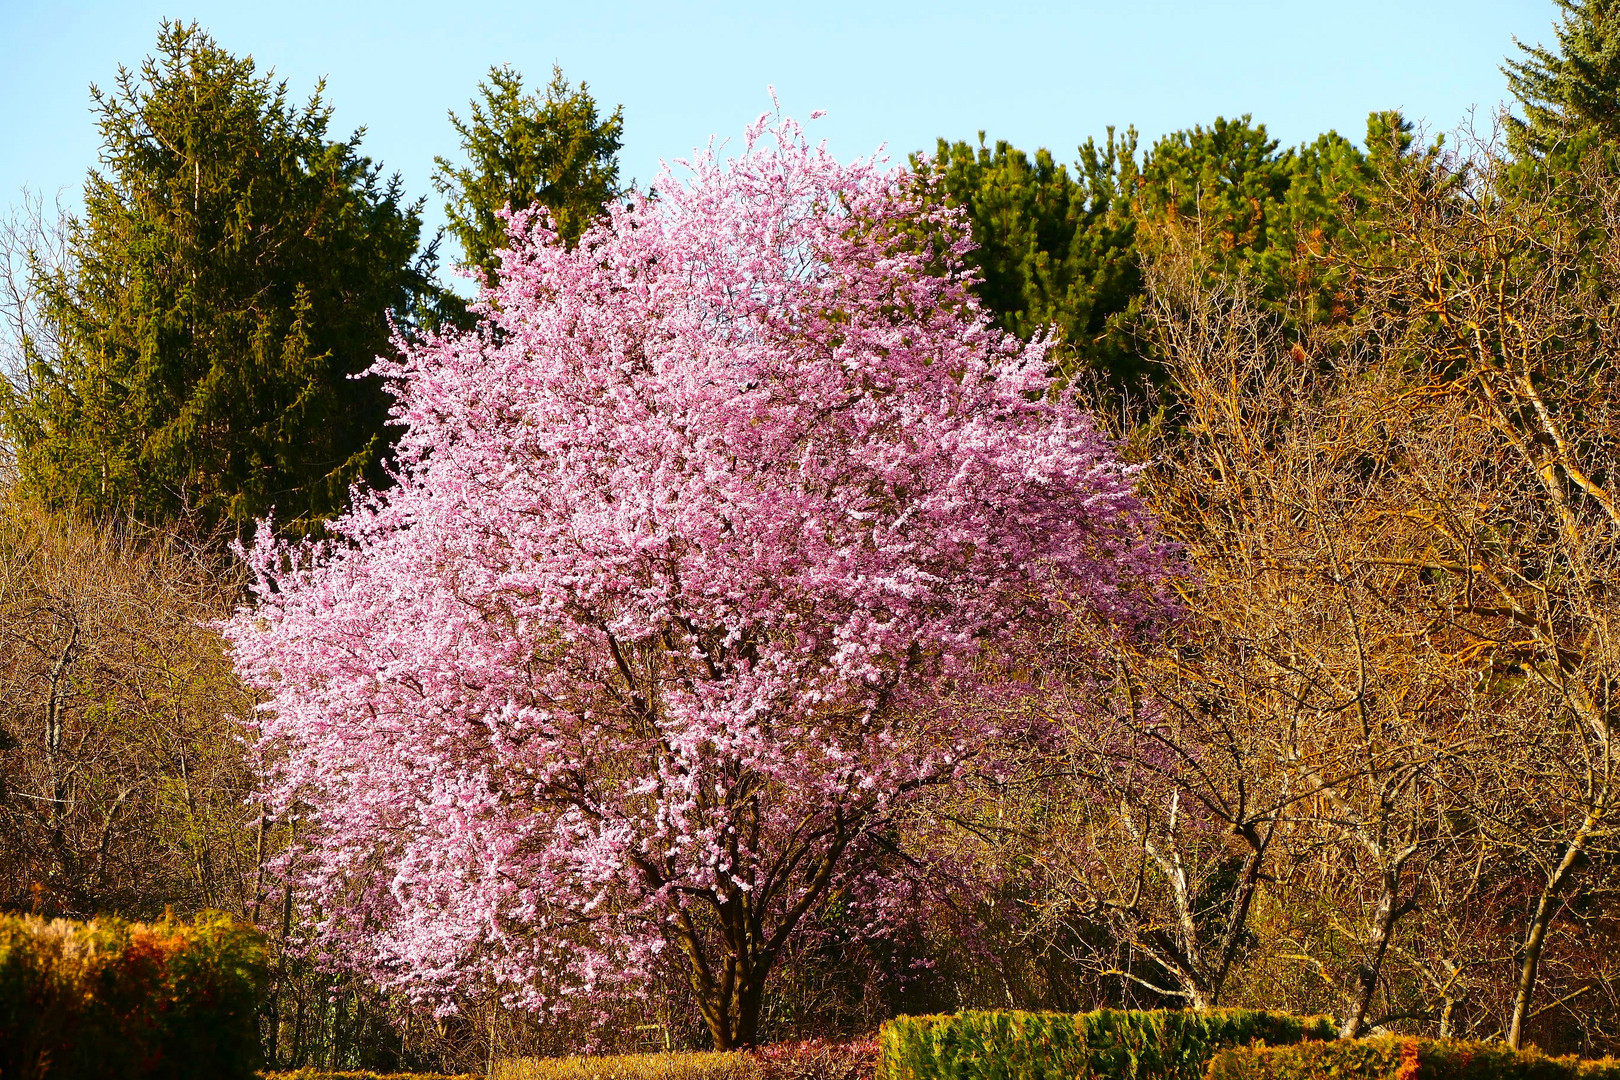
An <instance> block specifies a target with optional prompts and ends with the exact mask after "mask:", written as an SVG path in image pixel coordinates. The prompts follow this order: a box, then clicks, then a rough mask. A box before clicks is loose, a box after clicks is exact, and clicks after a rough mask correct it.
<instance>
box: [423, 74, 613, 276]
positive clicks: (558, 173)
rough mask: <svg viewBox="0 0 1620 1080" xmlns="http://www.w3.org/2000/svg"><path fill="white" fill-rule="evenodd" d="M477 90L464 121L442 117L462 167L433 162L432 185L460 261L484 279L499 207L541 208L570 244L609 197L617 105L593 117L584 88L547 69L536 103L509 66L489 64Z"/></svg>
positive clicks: (501, 225)
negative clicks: (456, 141) (457, 140)
mask: <svg viewBox="0 0 1620 1080" xmlns="http://www.w3.org/2000/svg"><path fill="white" fill-rule="evenodd" d="M478 92H479V94H480V96H481V97H482V99H483V100H482V101H479V100H477V99H474V100H473V101H472V102H471V106H472V111H471V113H470V114H469V115H468V118H467V119H466V120H463V119H461V118H460V117H458V116H457V115H456V114H455V113H451V114H450V123H451V124H452V125H453V126H454V127H455V129H456V134H458V135H459V136H460V137H461V149H462V152H463V153H465V154H466V155H467V158H468V164H466V165H464V166H457V165H455V164H453V163H451V162H450V161H448V160H446V159H445V158H442V157H439V158H434V159H433V160H434V162H435V164H436V165H437V169H436V171H435V173H434V177H433V186H434V187H435V188H437V189H438V191H439V194H441V195H443V196H445V200H446V201H445V207H444V208H445V214H446V215H447V216H448V217H449V219H450V232H451V235H453V236H454V237H455V238H456V239H457V240H458V241H459V242H460V243H461V249H462V251H463V253H464V255H465V260H466V265H467V266H469V267H473V268H476V269H478V270H480V271H482V273H483V275H484V277H485V279H486V280H491V281H492V280H494V276H495V271H496V270H497V269H498V268H499V267H500V259H499V257H498V255H497V252H499V251H501V250H502V249H503V248H505V247H506V246H507V241H506V221H505V219H504V218H502V217H501V211H502V210H503V209H506V208H508V207H509V208H510V209H512V210H513V211H518V210H527V209H529V208H530V207H533V206H543V207H545V208H546V209H547V210H548V211H550V213H551V217H552V223H553V227H555V228H556V230H557V231H558V232H559V233H560V234H561V235H562V236H563V238H564V239H565V240H567V241H568V242H570V243H572V242H574V241H575V240H577V239H578V238H579V235H580V233H582V232H584V231H585V227H586V226H587V225H589V224H590V223H591V222H592V221H594V220H595V219H596V218H597V217H598V216H599V215H600V214H601V211H602V204H604V203H605V202H607V201H608V200H609V199H611V198H613V197H614V196H615V195H617V194H619V163H618V153H619V146H620V142H621V140H622V138H623V136H624V108H623V107H622V106H620V107H618V108H615V109H614V110H613V113H612V115H610V116H606V117H604V116H601V115H600V114H599V113H598V111H597V106H596V99H595V98H593V97H592V96H591V94H590V91H589V90H588V89H587V88H586V85H585V84H584V83H580V84H579V86H577V87H571V86H569V84H568V80H567V79H565V78H564V77H563V73H562V69H561V68H553V69H552V73H551V85H550V86H548V87H547V88H546V95H545V97H544V98H541V97H540V96H539V95H538V94H525V93H524V92H523V76H522V75H521V74H519V73H518V72H517V71H515V70H513V69H512V68H510V67H492V68H490V70H489V81H487V82H482V83H479V84H478Z"/></svg>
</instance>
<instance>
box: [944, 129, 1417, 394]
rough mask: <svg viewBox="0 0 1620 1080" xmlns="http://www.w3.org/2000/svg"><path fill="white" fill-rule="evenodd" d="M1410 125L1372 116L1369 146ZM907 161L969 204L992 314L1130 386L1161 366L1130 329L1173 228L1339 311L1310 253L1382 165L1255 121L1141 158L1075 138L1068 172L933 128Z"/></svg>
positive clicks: (1397, 139)
mask: <svg viewBox="0 0 1620 1080" xmlns="http://www.w3.org/2000/svg"><path fill="white" fill-rule="evenodd" d="M1410 129H1411V125H1409V124H1406V123H1405V121H1404V120H1402V119H1401V118H1400V117H1399V115H1398V114H1395V113H1375V114H1373V115H1372V116H1371V117H1369V119H1368V136H1367V138H1368V144H1367V145H1368V146H1369V147H1374V148H1384V147H1386V145H1387V147H1389V148H1391V152H1394V153H1396V154H1399V153H1401V152H1403V151H1404V148H1405V146H1406V145H1407V144H1409V143H1410V141H1411V135H1410ZM1402 139H1404V140H1405V141H1404V142H1401V140H1402ZM1397 144H1398V145H1397ZM1382 152H1383V150H1382V149H1375V151H1374V154H1375V155H1376V153H1382ZM913 166H914V168H917V169H919V170H923V171H927V172H929V173H931V174H933V178H934V180H935V184H934V187H933V191H934V192H935V196H934V197H935V198H937V199H943V200H944V201H946V202H949V203H951V204H954V205H956V206H958V207H960V208H962V209H963V210H964V211H965V212H966V214H967V218H968V222H969V224H970V226H971V228H972V235H973V241H974V243H975V245H976V250H975V251H974V252H973V253H972V254H971V255H970V259H971V261H972V264H973V266H974V268H975V269H976V270H977V271H978V273H979V276H980V281H979V282H978V283H977V284H976V285H975V287H974V291H975V293H976V294H977V296H978V298H979V300H980V302H981V303H982V304H983V305H984V307H985V308H986V310H988V311H990V312H991V313H993V315H994V316H995V319H996V322H997V323H998V324H999V325H1000V326H1001V327H1002V328H1003V329H1006V330H1009V331H1011V332H1012V333H1015V334H1017V335H1019V336H1020V337H1024V338H1029V337H1031V336H1032V335H1034V334H1037V333H1040V332H1041V331H1042V330H1044V329H1045V328H1047V327H1055V328H1056V329H1057V331H1058V333H1059V335H1060V336H1061V338H1062V342H1063V344H1062V346H1061V347H1060V348H1058V349H1056V350H1054V352H1053V358H1054V361H1055V362H1056V363H1057V364H1058V365H1059V367H1060V370H1061V371H1062V372H1063V373H1064V374H1074V373H1076V372H1078V371H1080V370H1083V369H1086V368H1090V369H1092V370H1095V371H1099V372H1101V373H1103V374H1105V375H1107V376H1108V377H1109V378H1110V379H1112V380H1113V381H1115V382H1123V383H1129V382H1132V381H1135V380H1136V379H1137V378H1139V377H1140V376H1141V375H1142V374H1144V373H1148V374H1151V373H1153V372H1154V371H1155V370H1156V368H1155V367H1154V366H1153V365H1151V364H1150V363H1149V362H1148V358H1147V357H1146V356H1145V355H1144V354H1143V352H1142V351H1141V350H1142V348H1143V346H1142V345H1141V343H1140V342H1139V341H1138V340H1137V337H1136V335H1134V334H1132V333H1131V332H1130V330H1129V326H1130V323H1131V321H1132V316H1133V312H1135V311H1136V310H1137V308H1138V307H1139V304H1140V299H1141V296H1142V263H1141V259H1142V257H1143V255H1144V253H1146V252H1149V251H1152V250H1154V249H1155V245H1156V244H1157V243H1158V242H1159V240H1158V237H1160V236H1162V235H1163V231H1164V230H1165V229H1166V228H1178V227H1185V228H1189V229H1191V230H1193V231H1194V232H1196V234H1197V236H1198V239H1199V242H1200V244H1201V246H1202V247H1203V248H1204V249H1205V251H1206V254H1207V255H1208V256H1209V262H1210V265H1211V267H1212V269H1214V270H1217V271H1219V272H1223V273H1227V274H1244V275H1247V276H1249V277H1251V278H1253V279H1254V280H1255V283H1256V284H1257V286H1258V287H1259V289H1260V291H1261V294H1262V296H1263V297H1264V299H1265V300H1266V302H1267V303H1268V304H1269V306H1270V307H1271V308H1272V309H1273V311H1275V312H1276V313H1278V314H1279V315H1283V316H1285V317H1286V318H1288V319H1290V320H1297V319H1304V320H1307V321H1320V320H1323V319H1334V318H1339V317H1342V316H1343V315H1344V314H1345V306H1344V303H1343V301H1342V299H1341V297H1340V288H1339V281H1338V278H1337V277H1336V276H1335V272H1334V271H1332V270H1330V269H1328V268H1326V267H1324V266H1323V265H1321V264H1320V262H1319V260H1318V259H1317V256H1318V255H1319V254H1320V253H1321V252H1322V251H1323V250H1325V248H1326V246H1327V244H1328V243H1329V241H1332V240H1335V239H1336V238H1340V237H1341V234H1342V233H1343V230H1344V227H1345V221H1346V220H1347V217H1348V216H1350V215H1354V214H1357V213H1359V212H1361V211H1362V210H1364V209H1365V208H1366V207H1367V206H1368V205H1369V203H1370V201H1371V200H1370V195H1371V190H1372V185H1373V183H1374V180H1375V177H1376V172H1377V169H1376V162H1375V161H1374V157H1373V156H1369V154H1367V153H1363V152H1362V151H1361V150H1360V149H1358V148H1357V147H1356V146H1355V145H1353V144H1352V143H1351V142H1349V140H1347V139H1345V138H1343V137H1341V136H1340V135H1338V134H1337V133H1334V132H1328V133H1327V134H1325V135H1322V136H1320V137H1318V138H1317V139H1316V140H1315V141H1314V142H1311V143H1308V144H1305V145H1303V146H1300V147H1297V148H1291V149H1288V150H1283V151H1281V152H1279V150H1278V143H1277V141H1276V140H1275V139H1272V138H1271V137H1270V136H1269V135H1267V133H1266V129H1265V126H1264V125H1263V124H1262V125H1257V124H1254V123H1253V122H1252V121H1251V120H1250V118H1249V117H1248V116H1243V117H1241V118H1238V119H1236V120H1226V119H1224V118H1217V119H1216V121H1215V123H1214V124H1213V125H1212V126H1211V127H1208V128H1205V127H1202V126H1198V127H1194V128H1191V129H1189V130H1185V131H1179V132H1175V133H1173V134H1171V135H1168V136H1166V137H1164V138H1162V139H1160V140H1159V141H1158V142H1156V143H1155V144H1154V145H1153V147H1152V149H1151V150H1150V151H1148V152H1147V153H1146V154H1145V155H1143V158H1142V160H1141V162H1140V164H1139V163H1138V160H1137V157H1136V132H1135V130H1134V129H1132V130H1127V131H1126V132H1125V134H1124V135H1123V136H1116V134H1115V132H1114V130H1113V129H1112V128H1110V129H1109V131H1108V136H1107V139H1106V141H1105V142H1104V143H1102V144H1101V145H1098V144H1097V143H1096V142H1095V141H1094V140H1090V139H1088V140H1087V141H1086V143H1085V144H1084V145H1082V146H1081V147H1080V148H1079V156H1078V159H1077V160H1076V162H1075V165H1074V171H1073V172H1072V173H1071V172H1070V170H1069V169H1068V168H1067V167H1065V166H1063V165H1060V164H1057V163H1056V162H1055V161H1054V160H1053V157H1052V154H1051V153H1050V152H1049V151H1047V150H1045V149H1041V150H1038V151H1036V153H1035V156H1034V161H1033V162H1031V160H1030V157H1029V155H1027V154H1026V153H1024V152H1023V151H1021V150H1017V149H1015V148H1013V147H1012V146H1010V145H1009V144H1008V143H1006V142H1002V141H998V142H997V143H995V144H994V148H993V149H992V148H991V147H989V146H987V145H986V144H985V139H984V134H983V133H982V132H981V133H980V135H979V145H978V146H977V147H976V148H975V147H974V146H971V145H970V144H968V143H966V142H956V143H948V142H946V141H945V140H943V139H941V140H940V141H939V145H938V149H937V150H936V152H935V153H934V155H933V156H932V157H927V158H924V157H921V156H918V157H916V158H914V159H913Z"/></svg>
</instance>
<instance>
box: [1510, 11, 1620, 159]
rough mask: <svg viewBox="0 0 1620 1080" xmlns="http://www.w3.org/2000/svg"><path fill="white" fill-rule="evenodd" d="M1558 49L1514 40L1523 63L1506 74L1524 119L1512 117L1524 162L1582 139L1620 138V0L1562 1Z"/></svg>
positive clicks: (1513, 137) (1514, 143)
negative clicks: (1584, 137)
mask: <svg viewBox="0 0 1620 1080" xmlns="http://www.w3.org/2000/svg"><path fill="white" fill-rule="evenodd" d="M1557 3H1558V7H1559V8H1560V10H1561V11H1562V12H1563V18H1562V19H1561V20H1560V22H1559V24H1558V25H1557V27H1556V28H1555V33H1556V34H1557V37H1558V45H1557V47H1556V48H1547V47H1546V46H1542V45H1534V46H1532V45H1526V44H1524V43H1523V42H1520V41H1518V40H1517V39H1515V44H1517V45H1518V47H1519V49H1520V51H1521V52H1522V53H1523V56H1522V58H1521V59H1518V60H1508V61H1507V63H1506V64H1504V65H1503V68H1502V70H1503V72H1504V73H1505V74H1506V75H1507V77H1508V85H1509V87H1510V88H1511V89H1512V91H1513V96H1514V97H1516V98H1518V99H1519V103H1520V105H1522V106H1523V108H1524V117H1523V118H1520V117H1517V116H1509V117H1508V119H1507V127H1508V138H1509V140H1510V142H1511V143H1512V146H1513V149H1514V151H1515V152H1516V153H1517V154H1518V155H1519V156H1520V157H1527V156H1531V157H1538V158H1539V157H1542V156H1544V155H1545V154H1547V153H1548V152H1549V151H1551V150H1553V149H1554V148H1556V147H1557V146H1558V145H1560V144H1563V143H1567V142H1569V141H1571V140H1575V139H1578V138H1579V137H1581V136H1595V137H1597V138H1600V139H1603V140H1613V139H1615V138H1616V137H1617V136H1620V0H1557Z"/></svg>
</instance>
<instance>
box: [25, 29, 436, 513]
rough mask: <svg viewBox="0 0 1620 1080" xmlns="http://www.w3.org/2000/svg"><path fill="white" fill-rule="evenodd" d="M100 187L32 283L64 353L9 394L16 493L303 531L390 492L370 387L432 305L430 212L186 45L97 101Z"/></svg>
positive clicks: (89, 193) (270, 96) (379, 410)
mask: <svg viewBox="0 0 1620 1080" xmlns="http://www.w3.org/2000/svg"><path fill="white" fill-rule="evenodd" d="M91 93H92V97H93V100H94V105H95V111H96V113H97V114H98V116H99V121H100V128H101V136H102V148H101V168H100V169H98V170H93V171H92V172H91V173H90V176H89V179H88V181H87V182H86V185H85V191H84V212H83V215H82V216H80V217H78V218H75V219H73V220H71V221H70V223H69V226H68V236H67V241H68V248H69V251H70V255H71V258H70V259H69V261H68V263H67V265H66V266H64V267H61V268H58V269H56V270H54V271H49V272H48V271H45V270H43V269H41V270H39V271H38V274H39V277H40V281H39V286H40V289H41V291H42V293H43V296H44V303H43V311H42V315H43V317H44V318H45V319H46V320H47V321H48V322H49V323H50V325H51V328H52V331H53V333H54V338H55V340H56V341H57V343H58V347H57V348H56V349H55V350H53V351H52V352H50V353H49V354H45V353H40V352H35V353H34V354H33V355H32V356H31V357H29V363H28V364H27V367H26V369H25V372H24V373H23V375H22V376H21V377H20V378H18V379H16V380H15V381H14V382H13V384H12V385H11V386H10V388H9V392H8V393H7V394H6V400H5V408H4V413H3V423H4V428H5V434H6V436H7V438H8V440H9V441H10V442H11V444H12V446H13V447H14V449H15V451H16V454H17V464H18V468H19V472H20V476H21V480H22V483H23V485H24V486H25V487H26V488H28V489H30V490H32V491H33V492H34V493H35V494H37V495H38V496H40V497H42V498H44V499H45V500H46V501H47V502H49V503H52V504H55V505H73V506H75V507H77V508H79V509H81V510H86V511H91V512H98V513H104V514H105V513H113V514H119V515H122V514H133V515H135V516H136V517H138V518H141V519H145V520H155V521H161V520H173V519H175V518H177V517H180V516H182V515H194V516H195V517H196V518H197V519H198V520H199V522H200V523H201V524H202V525H203V526H204V527H211V526H213V525H216V524H219V523H222V522H225V523H231V522H234V523H246V522H249V521H251V520H252V519H254V518H255V517H257V516H259V515H263V514H265V513H267V512H269V511H270V510H272V508H273V509H274V510H275V512H276V515H277V517H278V519H279V520H280V521H281V522H282V524H283V525H284V526H286V527H287V528H289V529H300V528H304V527H309V526H312V525H315V524H316V523H318V522H319V521H321V520H322V519H323V518H325V517H327V516H330V515H332V514H333V513H335V512H337V511H339V510H340V509H342V507H343V506H344V504H345V502H346V498H347V493H348V488H349V485H350V484H352V483H354V482H356V481H359V480H362V479H364V480H369V481H371V482H374V483H380V482H382V481H383V480H384V479H385V477H384V476H383V474H382V473H381V470H380V467H379V466H380V461H381V459H382V456H383V453H384V451H385V449H386V444H387V421H388V415H387V414H388V405H389V400H390V399H389V398H388V397H387V395H386V394H385V393H384V391H383V389H382V386H381V385H380V383H379V381H378V380H376V379H356V378H354V376H356V375H358V374H359V373H360V372H362V371H364V370H365V369H366V368H367V367H369V366H370V365H371V363H372V362H373V361H374V360H375V358H376V357H377V356H378V355H380V354H383V353H386V352H389V351H390V339H391V334H392V330H391V328H390V325H389V321H390V317H393V318H394V319H395V320H397V321H399V322H401V323H403V324H404V325H405V326H407V327H408V326H409V325H410V324H411V321H412V319H413V318H414V317H415V316H417V315H419V314H421V313H422V312H423V311H424V310H425V309H426V307H427V306H428V305H430V304H432V303H433V301H434V299H435V297H436V295H437V293H436V290H435V288H434V286H433V284H432V279H431V276H430V275H431V271H432V269H433V267H432V252H431V250H429V251H428V252H426V253H419V251H418V239H419V236H420V231H421V218H420V203H417V204H415V205H406V204H405V203H404V202H403V197H402V194H401V189H400V182H399V178H398V177H397V176H396V177H394V178H393V179H391V180H384V179H383V178H382V175H381V169H380V166H377V165H375V164H373V163H372V162H371V161H370V160H369V159H367V158H366V157H364V156H362V155H361V154H360V153H359V140H360V134H361V133H358V132H357V133H356V134H355V135H354V136H352V137H351V138H349V139H347V140H342V141H332V140H329V139H328V138H327V134H326V133H327V126H328V122H329V119H330V116H331V108H330V106H328V105H327V104H326V103H325V102H324V101H323V100H322V97H321V88H320V87H317V88H316V91H315V93H314V94H313V95H312V96H311V98H310V100H309V101H308V103H307V104H305V105H303V106H302V107H295V106H294V105H292V104H290V103H289V102H288V100H287V87H286V84H285V82H274V81H272V78H271V76H269V75H261V74H259V73H258V72H257V71H256V70H255V67H254V62H253V60H252V59H251V58H238V57H235V56H232V55H231V54H230V53H228V52H226V51H225V50H224V49H222V48H220V46H219V45H218V44H216V43H215V41H214V40H213V39H212V38H211V37H210V36H209V35H208V34H207V33H205V32H204V31H202V30H201V29H199V28H198V27H197V26H196V25H195V24H192V25H182V24H179V23H171V22H165V23H164V24H163V25H162V29H161V31H160V33H159V36H158V45H157V52H156V55H155V56H150V57H148V58H147V59H146V61H145V62H144V63H143V64H142V65H141V66H140V69H139V70H138V71H131V70H129V69H125V68H121V69H120V70H119V74H118V78H117V83H116V86H115V88H114V89H112V90H110V91H102V90H101V89H98V88H94V87H93V88H92V91H91Z"/></svg>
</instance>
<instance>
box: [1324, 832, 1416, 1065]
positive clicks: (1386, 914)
mask: <svg viewBox="0 0 1620 1080" xmlns="http://www.w3.org/2000/svg"><path fill="white" fill-rule="evenodd" d="M1407 854H1410V853H1409V852H1408V853H1407ZM1405 862H1406V856H1405V855H1403V856H1402V857H1401V858H1399V859H1397V860H1396V862H1395V865H1394V867H1392V868H1391V869H1388V870H1386V871H1384V888H1383V894H1382V895H1381V896H1380V897H1379V898H1378V910H1377V911H1376V912H1375V913H1374V915H1373V924H1372V934H1371V940H1370V941H1369V942H1368V944H1369V945H1371V946H1372V952H1371V954H1370V955H1369V956H1368V957H1367V962H1366V963H1365V964H1363V965H1362V967H1361V972H1360V978H1359V980H1358V981H1359V982H1360V984H1361V985H1360V986H1359V987H1358V988H1357V991H1356V996H1355V998H1354V999H1353V1000H1352V1001H1351V1003H1350V1011H1349V1012H1348V1013H1346V1014H1345V1017H1344V1023H1343V1024H1341V1025H1340V1026H1339V1038H1341V1039H1357V1038H1360V1037H1361V1032H1362V1029H1363V1028H1364V1027H1365V1026H1366V1023H1367V1011H1368V1009H1370V1008H1371V1006H1372V998H1373V993H1374V992H1375V991H1376V990H1377V989H1378V976H1379V975H1380V973H1381V972H1382V971H1383V968H1384V956H1385V954H1387V953H1388V952H1389V942H1390V939H1391V938H1393V937H1394V936H1395V924H1396V923H1397V922H1399V921H1400V918H1401V916H1402V915H1404V914H1406V912H1407V911H1409V910H1410V909H1411V907H1412V903H1411V901H1407V902H1406V903H1399V902H1398V900H1399V897H1400V888H1401V867H1402V866H1403V865H1404V864H1405Z"/></svg>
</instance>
